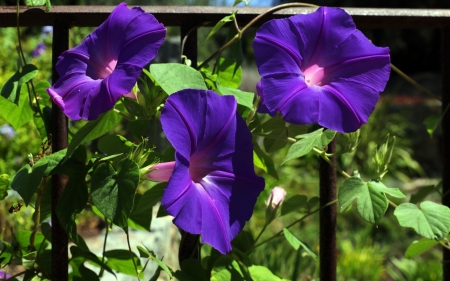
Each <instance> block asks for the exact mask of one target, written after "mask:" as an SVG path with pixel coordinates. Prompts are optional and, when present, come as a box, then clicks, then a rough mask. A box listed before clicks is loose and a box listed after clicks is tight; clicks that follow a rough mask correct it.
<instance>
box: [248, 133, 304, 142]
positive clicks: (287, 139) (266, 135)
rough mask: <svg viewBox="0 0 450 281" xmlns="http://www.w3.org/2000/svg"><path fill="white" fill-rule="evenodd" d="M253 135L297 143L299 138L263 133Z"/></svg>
mask: <svg viewBox="0 0 450 281" xmlns="http://www.w3.org/2000/svg"><path fill="white" fill-rule="evenodd" d="M253 135H254V136H258V137H265V138H270V139H279V140H284V141H286V142H290V143H296V142H297V140H296V139H294V138H290V137H284V136H274V135H269V134H262V133H254V134H253Z"/></svg>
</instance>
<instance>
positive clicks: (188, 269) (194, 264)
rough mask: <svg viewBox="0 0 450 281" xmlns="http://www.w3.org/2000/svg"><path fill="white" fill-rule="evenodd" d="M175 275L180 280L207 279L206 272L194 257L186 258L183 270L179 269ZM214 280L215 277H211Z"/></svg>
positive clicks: (203, 280)
mask: <svg viewBox="0 0 450 281" xmlns="http://www.w3.org/2000/svg"><path fill="white" fill-rule="evenodd" d="M173 276H174V277H175V278H177V279H178V280H179V281H207V280H208V278H206V272H205V270H204V269H203V267H202V265H201V264H200V262H199V261H197V260H194V259H187V260H184V261H183V262H182V264H181V271H180V270H177V271H176V272H175V273H174V274H173ZM211 280H213V279H211Z"/></svg>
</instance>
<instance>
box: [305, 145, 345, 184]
mask: <svg viewBox="0 0 450 281" xmlns="http://www.w3.org/2000/svg"><path fill="white" fill-rule="evenodd" d="M313 151H314V152H315V153H317V154H319V156H320V157H322V159H323V160H325V161H326V162H327V163H328V164H330V165H331V166H332V167H333V168H335V169H336V171H338V172H339V173H340V174H341V175H343V176H344V177H346V178H350V175H349V174H347V173H346V172H344V171H343V170H341V168H339V167H338V166H337V165H336V164H334V163H333V162H332V161H331V160H330V158H328V157H327V155H326V153H325V151H321V150H319V149H317V148H315V147H314V148H313Z"/></svg>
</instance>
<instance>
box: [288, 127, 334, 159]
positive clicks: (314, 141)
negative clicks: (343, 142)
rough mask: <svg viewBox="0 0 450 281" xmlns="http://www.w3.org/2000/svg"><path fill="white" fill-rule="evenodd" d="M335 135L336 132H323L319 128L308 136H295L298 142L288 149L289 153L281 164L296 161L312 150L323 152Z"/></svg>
mask: <svg viewBox="0 0 450 281" xmlns="http://www.w3.org/2000/svg"><path fill="white" fill-rule="evenodd" d="M335 135H336V131H332V130H325V131H324V129H323V128H320V129H318V130H316V131H314V132H311V133H309V134H303V135H300V136H297V137H296V138H297V139H300V140H299V141H297V142H296V143H294V144H293V145H292V146H291V147H290V148H289V151H288V153H287V155H286V158H285V159H284V161H283V164H284V163H286V162H287V161H289V160H292V159H296V158H299V157H302V156H304V155H306V154H307V153H309V152H310V151H311V150H313V149H314V148H317V149H319V150H323V149H324V148H325V147H326V146H327V145H328V144H329V143H330V142H331V141H332V140H333V138H334V136H335Z"/></svg>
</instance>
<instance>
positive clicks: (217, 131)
mask: <svg viewBox="0 0 450 281" xmlns="http://www.w3.org/2000/svg"><path fill="white" fill-rule="evenodd" d="M236 109H237V102H236V99H235V98H234V97H233V96H220V95H218V94H217V93H214V92H213V91H205V90H194V89H187V90H182V91H179V92H177V93H174V94H172V95H171V96H169V98H168V99H167V101H166V104H165V106H164V108H163V111H162V113H161V124H162V127H163V131H164V133H165V134H166V136H167V139H168V140H169V141H170V142H171V143H172V145H173V147H174V148H175V150H176V153H175V160H176V164H175V168H174V170H173V173H172V176H171V178H170V179H169V182H168V184H167V187H166V190H165V193H164V195H163V198H162V205H163V206H164V208H165V209H166V210H167V212H168V213H169V214H171V215H172V216H174V217H175V218H174V221H173V222H174V223H175V224H176V225H177V226H178V227H180V228H181V229H183V230H185V231H187V232H189V233H192V234H201V236H202V241H203V242H205V243H209V244H210V245H211V246H212V247H214V248H216V249H217V250H218V251H220V252H221V253H227V252H229V251H230V250H231V240H232V239H233V238H234V237H236V235H237V234H238V233H239V231H241V230H242V228H243V227H244V225H245V222H246V221H248V220H249V219H250V217H251V215H252V212H253V208H254V205H255V203H256V199H257V197H258V195H259V194H260V193H261V191H262V190H263V189H264V180H263V179H262V178H261V177H258V176H256V174H255V172H254V165H253V145H252V136H251V134H250V132H249V130H248V128H247V126H246V124H245V121H244V120H243V119H242V117H240V115H238V114H237V113H236ZM150 174H151V172H150ZM149 177H150V178H151V176H149Z"/></svg>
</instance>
